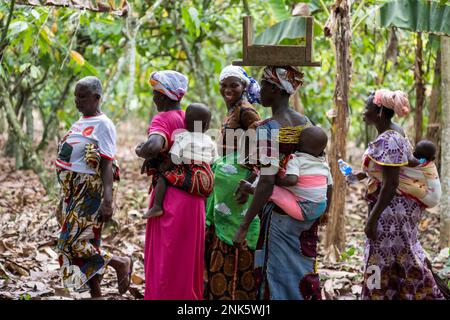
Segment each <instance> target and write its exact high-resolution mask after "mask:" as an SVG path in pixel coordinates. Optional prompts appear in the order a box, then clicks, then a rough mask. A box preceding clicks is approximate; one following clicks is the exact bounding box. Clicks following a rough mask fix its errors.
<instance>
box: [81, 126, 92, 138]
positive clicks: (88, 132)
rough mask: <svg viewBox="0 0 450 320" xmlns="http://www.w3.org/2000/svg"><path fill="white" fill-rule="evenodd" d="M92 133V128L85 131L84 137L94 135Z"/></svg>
mask: <svg viewBox="0 0 450 320" xmlns="http://www.w3.org/2000/svg"><path fill="white" fill-rule="evenodd" d="M92 131H94V127H93V126H90V127H87V128H86V129H84V130H83V136H85V137H89V136H90V135H91V134H92Z"/></svg>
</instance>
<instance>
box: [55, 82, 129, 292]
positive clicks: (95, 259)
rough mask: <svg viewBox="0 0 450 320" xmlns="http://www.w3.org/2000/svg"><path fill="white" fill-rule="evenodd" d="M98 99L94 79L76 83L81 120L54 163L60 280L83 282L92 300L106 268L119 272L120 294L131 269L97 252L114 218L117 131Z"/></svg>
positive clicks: (71, 283)
mask: <svg viewBox="0 0 450 320" xmlns="http://www.w3.org/2000/svg"><path fill="white" fill-rule="evenodd" d="M101 95H102V85H101V82H100V80H99V79H97V78H96V77H85V78H83V79H81V80H80V81H78V82H77V84H76V87H75V104H76V107H77V109H78V111H80V112H81V113H82V117H81V118H80V119H79V120H78V121H76V122H75V123H74V124H73V125H72V127H71V128H70V130H69V132H67V133H66V135H65V136H64V137H63V139H62V140H61V142H60V144H59V146H58V157H57V159H56V161H55V164H56V167H57V176H58V182H59V184H60V186H61V189H62V197H61V204H60V206H59V211H60V212H58V213H59V214H58V220H59V223H60V226H61V230H60V235H59V239H58V244H57V250H58V253H59V263H60V266H61V277H62V282H63V285H64V286H65V287H72V288H75V289H80V288H81V287H83V286H84V285H86V284H87V285H88V286H89V288H90V292H91V296H92V297H100V296H101V289H100V282H101V275H102V274H103V271H104V269H105V267H106V266H107V265H110V266H112V267H113V268H114V269H115V271H116V273H117V278H118V289H119V293H120V294H123V293H125V292H126V291H127V290H128V288H129V286H130V278H131V272H132V266H133V261H132V259H131V257H130V258H121V257H116V256H112V255H110V254H109V253H108V252H105V251H103V250H101V249H100V242H101V231H102V226H103V223H104V222H107V221H109V220H110V219H111V217H112V214H113V209H112V197H113V179H114V177H113V160H114V156H115V152H116V129H115V126H114V124H113V122H112V121H111V120H110V119H109V118H108V117H107V116H106V115H105V114H103V113H102V111H101V110H100V98H101ZM93 154H94V155H98V156H99V157H98V159H97V160H98V161H95V157H92V155H93Z"/></svg>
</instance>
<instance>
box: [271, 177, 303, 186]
mask: <svg viewBox="0 0 450 320" xmlns="http://www.w3.org/2000/svg"><path fill="white" fill-rule="evenodd" d="M297 181H298V176H296V175H295V174H286V175H285V176H284V177H280V176H278V175H277V177H276V179H275V184H276V185H277V186H280V187H292V186H295V185H296V184H297Z"/></svg>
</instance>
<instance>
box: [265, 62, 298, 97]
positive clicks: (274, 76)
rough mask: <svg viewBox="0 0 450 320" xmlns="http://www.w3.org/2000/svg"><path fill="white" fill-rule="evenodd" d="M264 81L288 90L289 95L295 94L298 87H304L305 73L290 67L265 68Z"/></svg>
mask: <svg viewBox="0 0 450 320" xmlns="http://www.w3.org/2000/svg"><path fill="white" fill-rule="evenodd" d="M262 79H263V80H266V81H267V82H270V83H273V84H274V85H276V86H277V87H278V88H280V89H284V90H286V92H287V93H289V94H293V93H294V92H295V90H297V89H298V87H300V86H302V85H303V81H302V79H303V72H300V71H298V70H297V69H295V68H294V67H290V66H286V67H265V68H264V71H263V76H262Z"/></svg>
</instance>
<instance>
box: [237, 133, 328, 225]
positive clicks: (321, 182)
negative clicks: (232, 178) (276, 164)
mask: <svg viewBox="0 0 450 320" xmlns="http://www.w3.org/2000/svg"><path fill="white" fill-rule="evenodd" d="M327 142H328V138H327V135H326V133H325V132H324V131H323V130H322V129H321V128H319V127H316V126H312V127H308V128H305V129H303V130H302V132H301V134H300V141H299V143H298V148H297V149H298V152H296V153H295V154H293V155H291V158H290V159H289V161H288V163H287V165H286V170H280V173H279V174H278V175H277V176H276V181H275V187H274V190H273V192H272V195H271V197H270V200H271V201H273V202H274V203H275V204H276V205H277V206H278V207H279V208H280V209H282V210H283V211H284V212H285V213H287V214H288V215H289V216H291V217H292V218H294V219H296V220H300V221H304V220H306V221H311V220H315V219H317V218H319V217H320V216H322V215H323V214H324V213H325V212H326V211H327V209H328V207H329V203H330V200H331V199H330V197H329V195H330V194H331V188H332V184H333V179H332V177H331V173H330V168H329V167H328V164H327V161H326V160H325V157H324V156H323V154H324V150H325V148H326V146H327ZM258 181H259V177H258V178H257V179H256V180H255V182H254V183H253V184H250V183H249V182H248V181H245V180H242V181H241V184H240V186H241V190H243V191H246V192H248V193H254V191H255V187H256V185H257V183H258ZM275 211H276V210H275Z"/></svg>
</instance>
